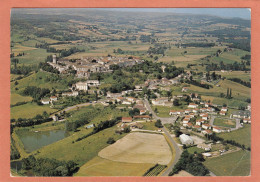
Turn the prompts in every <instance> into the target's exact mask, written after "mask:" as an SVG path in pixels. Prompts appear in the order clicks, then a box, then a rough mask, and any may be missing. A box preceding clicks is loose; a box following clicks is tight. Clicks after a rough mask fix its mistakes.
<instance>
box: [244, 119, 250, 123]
mask: <svg viewBox="0 0 260 182" xmlns="http://www.w3.org/2000/svg"><path fill="white" fill-rule="evenodd" d="M243 122H244V123H251V119H250V118H244V119H243Z"/></svg>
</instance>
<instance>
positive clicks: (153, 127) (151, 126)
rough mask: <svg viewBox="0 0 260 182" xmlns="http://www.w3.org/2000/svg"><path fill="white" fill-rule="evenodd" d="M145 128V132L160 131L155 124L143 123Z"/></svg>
mask: <svg viewBox="0 0 260 182" xmlns="http://www.w3.org/2000/svg"><path fill="white" fill-rule="evenodd" d="M141 124H142V125H143V126H144V127H143V128H142V129H144V130H158V128H157V127H156V126H155V125H154V124H155V122H143V123H141Z"/></svg>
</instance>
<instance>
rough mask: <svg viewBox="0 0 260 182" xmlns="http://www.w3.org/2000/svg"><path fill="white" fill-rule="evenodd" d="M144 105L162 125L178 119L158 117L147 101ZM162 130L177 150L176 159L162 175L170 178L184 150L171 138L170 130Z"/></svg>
mask: <svg viewBox="0 0 260 182" xmlns="http://www.w3.org/2000/svg"><path fill="white" fill-rule="evenodd" d="M144 105H145V107H146V109H147V110H148V111H149V112H150V113H151V114H152V115H153V117H154V118H155V119H156V120H157V119H160V120H161V121H162V124H166V123H174V122H175V121H176V119H177V117H169V118H162V117H158V116H157V115H156V114H155V112H154V111H153V110H152V108H151V106H150V104H149V102H148V100H147V99H145V100H144ZM162 130H163V132H164V134H165V135H166V137H167V138H168V139H169V140H168V141H170V142H171V144H172V145H173V146H174V149H175V158H174V160H173V162H172V163H171V164H170V165H169V166H168V168H167V169H166V170H165V171H164V172H163V174H162V176H169V173H170V172H171V171H172V169H173V167H174V165H175V164H176V163H177V162H178V161H179V159H180V157H181V153H182V150H181V149H180V148H179V146H178V144H177V143H176V142H175V141H174V140H173V138H172V137H171V135H170V133H169V132H168V130H167V129H166V128H165V127H163V128H162Z"/></svg>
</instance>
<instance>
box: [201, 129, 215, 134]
mask: <svg viewBox="0 0 260 182" xmlns="http://www.w3.org/2000/svg"><path fill="white" fill-rule="evenodd" d="M201 133H202V134H204V135H212V133H213V132H212V131H211V130H203V131H202V132H201Z"/></svg>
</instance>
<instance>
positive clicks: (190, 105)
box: [188, 103, 198, 108]
mask: <svg viewBox="0 0 260 182" xmlns="http://www.w3.org/2000/svg"><path fill="white" fill-rule="evenodd" d="M197 107H198V105H197V104H194V103H190V104H189V105H188V108H197Z"/></svg>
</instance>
